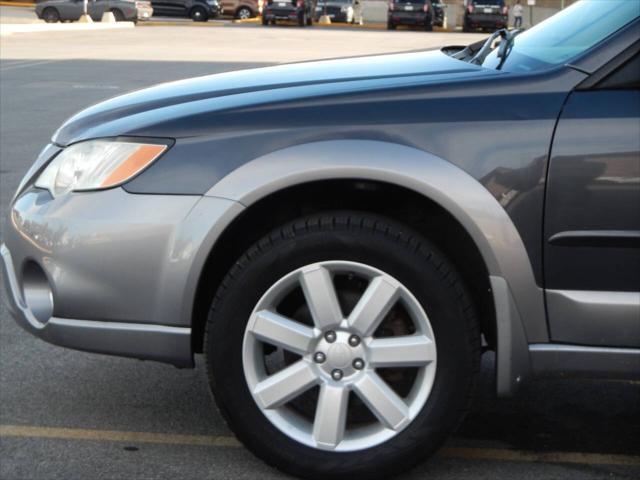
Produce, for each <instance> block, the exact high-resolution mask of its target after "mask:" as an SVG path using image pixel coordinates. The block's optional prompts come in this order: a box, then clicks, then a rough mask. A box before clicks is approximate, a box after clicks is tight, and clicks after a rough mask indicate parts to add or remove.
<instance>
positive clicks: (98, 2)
mask: <svg viewBox="0 0 640 480" xmlns="http://www.w3.org/2000/svg"><path fill="white" fill-rule="evenodd" d="M35 12H36V16H37V17H38V18H40V19H42V20H44V21H45V22H47V23H55V22H66V21H76V20H78V19H79V18H80V17H81V16H82V14H83V12H84V2H83V0H38V1H37V2H36V6H35ZM106 12H111V13H113V16H114V17H115V19H116V20H117V21H118V22H125V21H126V22H137V21H138V20H146V19H148V18H150V17H151V15H152V14H153V8H152V6H151V2H149V1H147V0H89V1H88V2H87V13H88V15H89V16H90V17H91V19H92V20H93V21H95V22H99V21H100V20H102V15H103V14H105V13H106Z"/></svg>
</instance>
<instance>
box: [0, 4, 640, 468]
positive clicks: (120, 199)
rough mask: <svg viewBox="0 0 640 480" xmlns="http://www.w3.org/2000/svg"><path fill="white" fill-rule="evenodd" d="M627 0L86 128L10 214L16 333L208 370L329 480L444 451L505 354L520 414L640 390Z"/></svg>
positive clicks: (297, 461)
mask: <svg viewBox="0 0 640 480" xmlns="http://www.w3.org/2000/svg"><path fill="white" fill-rule="evenodd" d="M607 3H609V4H611V5H612V8H610V9H608V10H606V11H603V9H602V8H601V5H600V2H599V1H597V0H583V1H580V2H576V3H574V4H573V5H572V6H571V7H569V8H567V9H566V10H564V11H562V12H561V13H559V14H557V15H556V16H554V17H552V18H550V19H549V20H547V21H545V22H544V23H541V24H540V25H538V26H536V27H535V28H532V29H530V30H528V31H526V32H524V33H520V32H508V31H503V30H501V31H498V32H496V33H495V34H494V35H492V36H491V37H490V38H489V39H487V41H486V42H480V43H477V44H473V45H469V46H467V47H450V48H443V49H442V50H438V51H425V52H411V53H403V54H395V55H382V56H372V57H365V58H351V59H347V60H331V61H322V62H315V63H300V64H292V65H285V66H276V67H269V68H263V69H258V70H251V71H240V72H232V73H225V74H222V75H213V76H209V77H201V78H196V79H192V80H185V81H180V82H174V83H169V84H164V85H159V86H156V87H153V88H149V89H145V90H141V91H138V92H135V93H131V94H128V95H124V96H120V97H117V98H114V99H111V100H108V101H106V102H103V103H100V104H98V105H95V106H93V107H90V108H88V109H86V110H84V111H82V112H80V113H78V114H77V115H75V116H74V117H72V118H70V119H69V120H68V121H67V122H66V123H65V124H64V125H62V126H61V127H60V128H59V129H58V131H57V132H56V133H55V134H54V136H53V138H52V140H51V143H50V144H49V145H48V146H46V147H45V148H44V150H43V151H42V153H41V154H40V156H39V158H38V159H37V160H36V161H35V163H34V164H33V166H32V167H31V169H30V170H29V172H28V173H27V174H26V176H25V177H24V179H23V181H22V183H21V184H20V186H19V188H18V191H17V193H16V194H15V197H14V199H13V200H12V202H11V206H10V211H9V212H8V213H9V219H8V223H7V228H6V230H5V235H4V242H5V243H4V245H3V246H2V247H1V253H2V266H3V271H4V276H5V286H6V289H7V294H8V304H9V306H10V309H11V310H12V312H13V315H14V316H15V318H16V321H17V322H18V323H19V324H20V325H21V326H22V327H24V328H25V329H26V330H27V331H29V332H31V333H33V334H34V335H36V336H38V337H40V338H42V339H43V340H46V341H48V342H51V343H54V344H57V345H61V346H64V347H69V348H75V349H79V350H85V351H91V352H98V353H104V354H111V355H121V356H127V357H133V358H141V359H148V360H157V361H160V362H167V363H170V364H173V365H176V366H178V367H193V365H194V362H193V359H194V355H195V354H200V353H203V354H204V356H205V363H206V366H207V372H208V377H209V381H210V385H211V390H212V392H213V394H214V396H215V399H216V402H217V405H218V407H219V409H220V410H221V412H222V414H223V415H224V417H225V419H226V420H227V422H228V424H229V425H230V427H231V429H232V430H233V431H234V432H235V434H236V435H237V437H238V438H239V439H240V440H241V441H242V442H243V443H244V444H245V445H246V446H247V447H248V448H249V449H250V450H251V451H253V452H254V453H255V454H256V455H258V456H259V457H260V458H262V459H264V460H265V461H267V462H268V463H270V464H272V465H275V466H277V467H278V468H281V469H283V470H285V471H287V472H289V473H291V474H294V475H299V476H304V477H311V478H386V477H388V476H390V475H393V474H396V473H398V472H400V471H402V470H405V469H407V468H410V467H411V466H413V465H415V464H416V463H417V462H419V461H421V460H422V459H424V458H425V457H427V456H428V455H430V454H431V453H432V452H434V451H435V450H436V449H437V448H438V447H439V446H440V445H442V443H443V442H444V440H445V439H446V437H447V436H448V435H449V434H450V433H451V432H452V431H453V430H454V429H455V427H456V426H457V425H458V424H459V422H460V420H461V418H462V417H463V416H464V413H465V411H466V410H467V409H468V408H469V405H470V402H471V400H472V398H473V394H474V387H475V384H476V376H477V372H478V366H479V362H480V355H481V352H482V351H483V350H493V351H495V352H496V354H497V357H496V358H497V361H496V380H497V381H496V385H497V389H498V393H499V394H500V395H509V394H511V393H512V392H514V390H515V389H516V388H517V387H518V386H519V385H521V384H522V383H524V382H526V380H527V379H528V378H530V377H531V376H533V375H562V376H565V377H569V376H577V375H582V376H591V377H603V376H614V377H619V378H638V376H639V373H640V321H638V319H639V318H640V292H639V290H640V211H639V210H640V161H639V160H640V136H639V135H638V131H640V75H639V72H640V68H638V67H639V66H640V46H639V44H638V38H640V18H639V17H640V12H639V11H638V9H637V8H636V7H637V4H636V3H635V2H629V1H627V0H611V1H610V2H607ZM498 37H500V39H501V42H500V43H499V46H497V47H495V48H494V46H495V44H496V40H497V39H498Z"/></svg>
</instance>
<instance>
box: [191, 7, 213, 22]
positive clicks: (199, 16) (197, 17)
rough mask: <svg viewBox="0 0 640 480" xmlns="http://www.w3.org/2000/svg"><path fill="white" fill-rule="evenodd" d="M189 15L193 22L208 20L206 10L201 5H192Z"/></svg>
mask: <svg viewBox="0 0 640 480" xmlns="http://www.w3.org/2000/svg"><path fill="white" fill-rule="evenodd" d="M189 17H190V18H191V20H193V21H194V22H206V21H207V20H209V16H208V15H207V11H206V10H205V9H204V8H202V7H193V8H192V9H191V11H190V12H189Z"/></svg>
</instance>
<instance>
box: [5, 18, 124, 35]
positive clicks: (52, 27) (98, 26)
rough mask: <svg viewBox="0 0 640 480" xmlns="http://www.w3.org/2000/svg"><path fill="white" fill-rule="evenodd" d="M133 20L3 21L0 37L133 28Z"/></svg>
mask: <svg viewBox="0 0 640 480" xmlns="http://www.w3.org/2000/svg"><path fill="white" fill-rule="evenodd" d="M133 27H135V24H134V23H133V22H118V23H97V22H96V23H3V24H0V37H4V36H7V35H12V34H14V33H37V32H79V31H83V30H121V29H124V28H133Z"/></svg>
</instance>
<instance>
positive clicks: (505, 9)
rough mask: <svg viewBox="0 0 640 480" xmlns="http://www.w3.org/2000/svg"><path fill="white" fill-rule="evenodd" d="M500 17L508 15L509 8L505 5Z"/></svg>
mask: <svg viewBox="0 0 640 480" xmlns="http://www.w3.org/2000/svg"><path fill="white" fill-rule="evenodd" d="M502 15H509V7H507V6H506V5H505V6H504V7H502Z"/></svg>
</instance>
